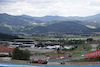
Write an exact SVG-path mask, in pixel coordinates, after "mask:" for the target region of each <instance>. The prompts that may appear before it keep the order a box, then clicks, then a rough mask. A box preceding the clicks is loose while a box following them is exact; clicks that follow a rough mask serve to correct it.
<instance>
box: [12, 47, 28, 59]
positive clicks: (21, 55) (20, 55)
mask: <svg viewBox="0 0 100 67" xmlns="http://www.w3.org/2000/svg"><path fill="white" fill-rule="evenodd" d="M29 57H30V52H29V51H28V50H19V48H18V47H17V48H15V49H14V50H13V52H12V59H17V60H28V59H29Z"/></svg>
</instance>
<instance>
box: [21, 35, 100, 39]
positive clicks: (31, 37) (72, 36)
mask: <svg viewBox="0 0 100 67" xmlns="http://www.w3.org/2000/svg"><path fill="white" fill-rule="evenodd" d="M19 37H22V38H25V39H42V38H100V36H91V37H86V36H80V35H67V36H19Z"/></svg>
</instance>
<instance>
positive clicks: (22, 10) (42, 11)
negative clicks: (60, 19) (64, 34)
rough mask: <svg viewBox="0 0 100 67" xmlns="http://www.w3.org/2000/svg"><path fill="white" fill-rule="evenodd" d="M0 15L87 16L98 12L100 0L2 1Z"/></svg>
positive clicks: (99, 10)
mask: <svg viewBox="0 0 100 67" xmlns="http://www.w3.org/2000/svg"><path fill="white" fill-rule="evenodd" d="M1 3H2V4H1V5H0V13H4V12H5V13H8V14H14V15H20V14H27V15H31V16H44V15H60V16H88V15H93V14H97V13H99V12H100V5H99V4H100V0H4V1H3V2H1Z"/></svg>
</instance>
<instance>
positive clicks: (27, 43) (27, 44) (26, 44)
mask: <svg viewBox="0 0 100 67" xmlns="http://www.w3.org/2000/svg"><path fill="white" fill-rule="evenodd" d="M14 42H15V45H16V44H17V43H19V45H20V46H21V47H23V48H34V47H35V45H37V41H35V40H34V39H15V40H14ZM17 45H18V44H17Z"/></svg>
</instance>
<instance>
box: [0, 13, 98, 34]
mask: <svg viewBox="0 0 100 67" xmlns="http://www.w3.org/2000/svg"><path fill="white" fill-rule="evenodd" d="M39 18H40V17H38V19H37V18H36V17H31V16H26V15H21V16H14V15H9V14H5V13H3V14H0V33H5V34H26V33H29V34H34V33H35V34H37V33H38V34H41V33H43V34H45V33H83V31H84V32H85V31H86V32H89V31H88V30H91V29H94V30H95V32H98V30H96V29H97V28H98V29H100V22H99V21H100V19H99V18H100V14H97V15H94V16H88V17H60V16H45V17H41V18H40V19H39ZM43 19H44V20H45V21H43Z"/></svg>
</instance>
